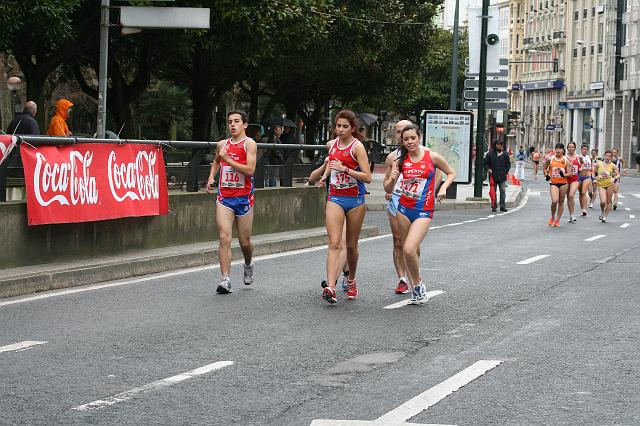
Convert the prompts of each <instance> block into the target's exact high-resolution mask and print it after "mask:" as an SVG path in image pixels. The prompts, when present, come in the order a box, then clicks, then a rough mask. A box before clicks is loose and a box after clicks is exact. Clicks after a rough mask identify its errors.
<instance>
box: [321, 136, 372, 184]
mask: <svg viewBox="0 0 640 426" xmlns="http://www.w3.org/2000/svg"><path fill="white" fill-rule="evenodd" d="M353 152H354V154H355V157H356V161H357V162H358V166H359V167H360V171H356V170H353V169H350V168H348V167H347V166H345V165H343V164H342V163H340V162H339V161H331V162H330V163H329V167H331V168H332V169H333V170H337V171H339V172H343V173H346V174H347V175H349V176H351V177H352V178H355V179H356V180H359V181H361V182H364V183H371V179H372V176H371V168H370V166H369V157H368V156H367V150H366V149H365V148H364V145H363V144H362V142H360V141H358V142H356V146H355V147H354V148H353Z"/></svg>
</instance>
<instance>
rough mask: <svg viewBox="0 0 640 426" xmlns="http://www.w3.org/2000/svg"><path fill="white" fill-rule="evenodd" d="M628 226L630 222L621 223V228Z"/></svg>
mask: <svg viewBox="0 0 640 426" xmlns="http://www.w3.org/2000/svg"><path fill="white" fill-rule="evenodd" d="M628 226H629V224H628V223H623V224H622V225H620V228H626V227H628Z"/></svg>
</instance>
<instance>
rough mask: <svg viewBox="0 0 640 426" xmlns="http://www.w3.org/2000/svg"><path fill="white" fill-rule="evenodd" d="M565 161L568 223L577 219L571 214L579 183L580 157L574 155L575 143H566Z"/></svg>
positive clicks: (574, 205) (574, 206)
mask: <svg viewBox="0 0 640 426" xmlns="http://www.w3.org/2000/svg"><path fill="white" fill-rule="evenodd" d="M567 151H568V153H567V157H566V159H567V161H568V162H569V174H568V175H567V183H568V184H569V188H568V189H567V206H568V207H569V223H576V222H577V221H578V219H576V217H575V216H574V215H573V212H574V210H575V208H576V201H575V195H576V192H578V187H579V186H580V183H579V182H578V174H579V173H580V159H579V157H578V156H577V155H576V143H575V142H569V143H568V144H567Z"/></svg>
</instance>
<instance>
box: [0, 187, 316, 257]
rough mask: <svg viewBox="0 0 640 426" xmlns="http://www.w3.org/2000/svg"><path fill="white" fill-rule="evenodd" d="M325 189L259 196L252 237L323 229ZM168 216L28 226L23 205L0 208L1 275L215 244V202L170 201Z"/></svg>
mask: <svg viewBox="0 0 640 426" xmlns="http://www.w3.org/2000/svg"><path fill="white" fill-rule="evenodd" d="M324 203H325V195H324V191H323V189H320V188H316V187H294V188H269V189H259V190H256V202H255V206H254V208H255V213H254V214H255V216H254V223H253V234H254V235H259V234H268V233H273V232H282V231H291V230H296V229H306V228H314V227H318V226H324ZM169 210H170V213H169V214H168V215H167V216H151V217H136V218H123V219H115V220H104V221H99V222H85V223H71V224H58V225H40V226H31V227H30V226H27V208H26V203H25V202H8V203H3V204H0V241H2V242H3V247H4V248H5V249H4V253H3V254H2V256H0V269H4V268H11V267H16V266H26V265H36V264H42V263H50V262H55V261H59V260H69V259H81V258H88V257H93V256H99V255H106V254H116V253H123V252H127V251H131V250H144V249H151V248H158V247H166V246H172V245H179V244H188V243H196V242H205V241H213V240H216V239H217V230H216V222H215V198H214V196H213V195H209V194H205V193H179V194H170V195H169Z"/></svg>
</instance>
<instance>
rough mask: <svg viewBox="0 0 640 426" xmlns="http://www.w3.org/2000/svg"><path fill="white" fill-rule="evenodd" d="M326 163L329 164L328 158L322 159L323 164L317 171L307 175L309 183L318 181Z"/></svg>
mask: <svg viewBox="0 0 640 426" xmlns="http://www.w3.org/2000/svg"><path fill="white" fill-rule="evenodd" d="M328 162H329V157H327V158H325V159H324V162H323V163H322V165H321V166H320V167H318V168H317V169H315V170H314V171H312V172H311V174H310V175H309V182H317V181H319V180H320V178H321V177H322V175H323V173H324V171H325V169H326V168H327V163H328Z"/></svg>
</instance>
